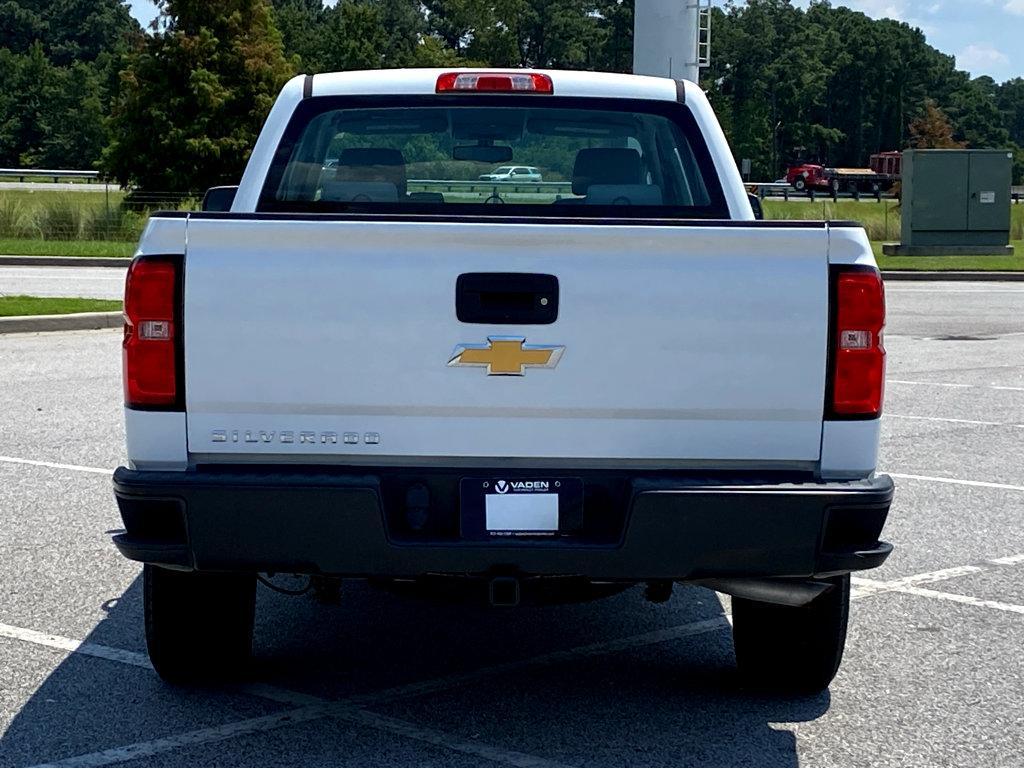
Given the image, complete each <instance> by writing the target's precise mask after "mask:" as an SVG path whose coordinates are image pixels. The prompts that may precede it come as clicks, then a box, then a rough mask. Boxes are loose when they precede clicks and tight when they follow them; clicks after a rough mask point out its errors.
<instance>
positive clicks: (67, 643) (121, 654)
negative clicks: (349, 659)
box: [0, 623, 551, 767]
mask: <svg viewBox="0 0 1024 769" xmlns="http://www.w3.org/2000/svg"><path fill="white" fill-rule="evenodd" d="M0 637H4V638H11V639H16V640H19V641H26V642H28V643H32V644H36V645H39V646H45V647H48V648H51V649H59V650H61V651H67V652H72V653H75V654H82V655H85V656H89V657H97V658H99V659H105V660H109V661H111V662H120V663H122V664H125V665H132V666H135V667H140V668H145V669H147V670H152V669H153V666H152V664H151V663H150V661H149V657H148V656H147V655H145V654H139V653H137V652H130V651H127V650H125V649H115V648H113V647H110V646H102V645H100V644H92V643H86V642H82V641H77V640H75V639H73V638H66V637H64V636H57V635H51V634H49V633H40V632H38V631H36V630H28V629H26V628H19V627H14V626H13V625H5V624H2V623H0ZM236 691H238V692H239V693H241V694H246V695H249V696H254V697H261V698H263V699H268V700H272V701H274V702H279V703H282V704H286V705H291V706H293V707H296V708H297V709H296V710H291V711H287V712H286V713H284V714H279V715H278V716H274V717H267V718H265V719H248V720H246V721H242V722H238V723H235V724H226V725H224V726H222V727H217V728H214V729H201V730H198V731H196V732H189V733H187V734H184V735H179V736H178V737H170V738H164V739H159V740H150V741H147V742H139V743H133V744H131V745H126V746H123V747H117V748H111V749H109V750H102V751H99V752H96V753H88V754H85V755H82V756H74V757H72V758H67V759H63V760H61V761H59V762H57V763H54V764H47V766H89V767H95V766H106V765H108V764H112V763H119V762H122V761H130V760H133V759H138V758H144V757H149V756H153V755H156V754H158V753H163V752H166V751H168V750H176V749H178V748H181V747H185V746H188V745H200V744H206V743H210V742H220V741H223V740H226V739H231V738H233V737H236V736H240V735H243V734H252V733H255V732H265V731H269V730H271V729H278V728H280V727H283V726H290V725H291V724H293V723H301V722H304V721H308V720H311V719H312V718H320V717H333V718H340V719H343V720H346V721H351V722H353V723H357V724H362V725H364V726H369V727H372V728H374V729H378V730H380V731H385V732H389V733H392V734H398V735H400V736H403V737H407V738H409V739H414V740H418V741H420V742H426V743H428V744H431V745H435V746H439V747H443V748H447V749H449V750H453V751H456V752H459V753H465V754H467V755H471V756H475V757H477V758H482V759H485V760H487V761H493V762H495V763H500V764H506V765H508V766H525V767H532V766H550V765H551V761H550V760H547V759H542V758H537V757H536V756H530V755H528V754H526V753H520V752H518V751H510V750H503V749H501V748H496V747H493V746H490V745H486V744H484V743H481V742H477V741H475V740H466V739H463V738H461V737H458V736H455V735H450V734H446V733H444V732H440V731H437V730H434V729H429V728H426V727H422V726H418V725H416V724H412V723H409V722H406V721H401V720H399V719H396V718H390V717H388V716H383V715H379V714H376V713H371V712H369V711H365V710H360V709H357V708H355V707H353V705H352V701H351V700H339V701H332V700H326V699H323V698H321V697H316V696H313V695H310V694H304V693H302V692H296V691H291V690H289V689H283V688H281V687H278V686H272V685H269V684H250V685H246V686H241V687H238V688H237V689H236ZM313 707H316V708H318V709H319V710H321V711H322V712H321V713H319V714H316V715H313V714H310V713H307V712H306V711H307V710H308V709H309V708H313ZM298 713H301V714H302V715H301V717H299V718H296V717H295V714H298ZM281 716H286V718H284V719H282V718H281Z"/></svg>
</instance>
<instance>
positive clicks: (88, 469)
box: [0, 457, 114, 475]
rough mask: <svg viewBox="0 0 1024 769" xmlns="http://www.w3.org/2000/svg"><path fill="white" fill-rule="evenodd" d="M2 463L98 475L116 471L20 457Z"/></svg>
mask: <svg viewBox="0 0 1024 769" xmlns="http://www.w3.org/2000/svg"><path fill="white" fill-rule="evenodd" d="M0 462H7V463H8V464H12V465H31V466H32V467H49V468H51V469H53V470H73V471H74V472H76V473H96V474H97V475H113V474H114V471H113V470H111V469H110V468H109V467H85V466H83V465H63V464H60V463H59V462H40V461H38V460H35V459H21V458H19V457H0Z"/></svg>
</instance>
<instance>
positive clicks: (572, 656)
mask: <svg viewBox="0 0 1024 769" xmlns="http://www.w3.org/2000/svg"><path fill="white" fill-rule="evenodd" d="M729 627H730V622H729V619H727V618H726V617H725V616H722V615H719V616H717V617H713V618H711V619H706V620H699V621H697V622H689V623H687V624H685V625H676V626H674V627H669V628H664V629H662V630H653V631H651V632H649V633H640V634H639V635H634V636H627V637H626V638H619V639H616V640H613V641H603V642H601V643H595V644H589V645H586V646H578V647H576V648H574V649H566V650H565V651H557V652H551V653H549V654H542V655H540V656H538V657H531V658H529V659H524V660H517V661H514V662H507V663H504V664H501V665H492V666H491V667H486V668H481V669H479V670H474V671H471V672H468V673H457V674H455V675H452V676H446V677H444V678H435V679H432V680H428V681H422V682H419V683H413V684H406V685H403V686H396V687H393V688H391V689H384V690H382V691H378V692H371V693H369V694H365V695H357V696H355V697H352V698H351V700H350V701H351V702H356V703H358V704H360V705H368V704H374V703H379V702H390V701H392V700H397V699H403V698H408V697H418V696H421V695H424V694H432V693H434V692H439V691H443V690H446V689H453V688H456V687H458V686H462V685H464V684H469V683H475V682H477V681H479V680H482V679H486V678H492V677H494V676H499V675H505V674H508V673H515V672H518V671H520V670H523V669H526V668H531V667H538V666H544V665H551V664H553V663H560V662H573V661H578V660H581V659H586V658H589V657H598V656H603V655H606V654H613V653H615V652H618V651H624V650H626V649H634V648H639V647H643V646H650V645H653V644H660V643H665V642H667V641H678V640H680V639H682V638H687V637H691V636H697V635H703V634H704V633H711V632H714V631H717V630H724V629H727V628H729Z"/></svg>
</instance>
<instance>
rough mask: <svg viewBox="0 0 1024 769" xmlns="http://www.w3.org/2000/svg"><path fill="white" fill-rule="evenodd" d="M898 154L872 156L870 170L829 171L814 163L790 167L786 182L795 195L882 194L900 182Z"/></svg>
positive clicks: (882, 153) (899, 158) (886, 153)
mask: <svg viewBox="0 0 1024 769" xmlns="http://www.w3.org/2000/svg"><path fill="white" fill-rule="evenodd" d="M900 161H901V154H900V153H899V152H880V153H878V154H877V155H872V156H871V164H870V166H871V167H870V168H829V167H826V166H821V165H817V164H814V163H803V164H800V165H796V166H792V167H791V168H790V169H789V170H788V171H787V172H786V182H787V183H788V184H790V185H792V186H793V189H795V190H797V191H798V192H804V191H805V190H817V191H820V192H871V193H875V192H885V191H886V190H889V189H891V188H892V186H893V185H894V184H896V182H898V181H899V180H900Z"/></svg>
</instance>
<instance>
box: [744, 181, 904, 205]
mask: <svg viewBox="0 0 1024 769" xmlns="http://www.w3.org/2000/svg"><path fill="white" fill-rule="evenodd" d="M744 186H745V187H746V188H747V192H749V193H751V194H752V195H757V196H758V197H759V198H761V200H764V199H765V198H782V199H783V200H785V201H787V202H788V201H789V200H790V199H797V200H812V201H813V200H831V201H833V202H835V201H838V200H875V201H877V202H879V203H881V202H882V201H883V200H896V199H897V198H896V196H895V195H893V194H892V193H889V192H882V191H881V190H878V191H877V192H839V191H837V190H831V191H829V192H824V191H822V190H813V189H810V188H808V189H806V190H803V191H802V192H801V191H799V190H796V189H794V188H793V185H791V184H788V183H786V182H744Z"/></svg>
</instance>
